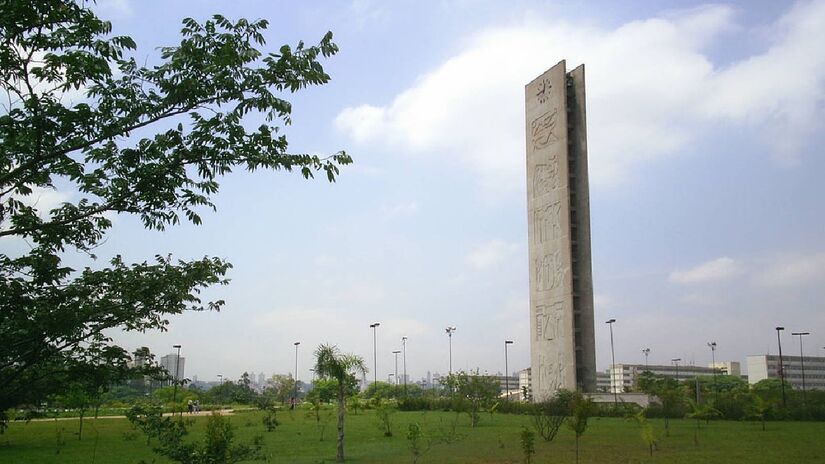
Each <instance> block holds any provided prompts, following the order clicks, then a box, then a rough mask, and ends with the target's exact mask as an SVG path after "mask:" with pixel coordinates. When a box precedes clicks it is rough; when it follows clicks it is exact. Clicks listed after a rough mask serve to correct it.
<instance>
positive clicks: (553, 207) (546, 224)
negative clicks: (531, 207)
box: [533, 201, 561, 244]
mask: <svg viewBox="0 0 825 464" xmlns="http://www.w3.org/2000/svg"><path fill="white" fill-rule="evenodd" d="M533 227H534V228H535V229H534V232H535V234H534V236H535V238H536V243H538V244H542V243H545V242H549V241H551V240H558V239H559V238H561V202H560V201H557V202H555V203H550V204H549V205H544V206H540V207H538V208H536V209H535V211H534V212H533Z"/></svg>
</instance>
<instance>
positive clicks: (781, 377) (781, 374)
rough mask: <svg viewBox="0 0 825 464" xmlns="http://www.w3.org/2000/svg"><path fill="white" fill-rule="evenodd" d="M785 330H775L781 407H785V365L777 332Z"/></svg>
mask: <svg viewBox="0 0 825 464" xmlns="http://www.w3.org/2000/svg"><path fill="white" fill-rule="evenodd" d="M783 330H785V328H784V327H777V328H776V342H777V343H778V344H779V382H780V383H781V385H782V407H787V406H788V404H787V401H786V399H785V364H784V361H783V360H782V338H781V337H780V336H779V332H781V331H783Z"/></svg>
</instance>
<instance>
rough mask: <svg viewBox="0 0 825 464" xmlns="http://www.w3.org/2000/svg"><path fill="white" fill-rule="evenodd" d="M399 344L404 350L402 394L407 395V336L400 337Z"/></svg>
mask: <svg viewBox="0 0 825 464" xmlns="http://www.w3.org/2000/svg"><path fill="white" fill-rule="evenodd" d="M401 346H402V350H403V351H404V354H403V357H404V396H407V336H406V335H404V336H403V337H401Z"/></svg>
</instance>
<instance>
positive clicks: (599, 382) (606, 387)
mask: <svg viewBox="0 0 825 464" xmlns="http://www.w3.org/2000/svg"><path fill="white" fill-rule="evenodd" d="M596 391H597V392H609V391H610V374H608V373H607V371H605V372H598V371H597V372H596Z"/></svg>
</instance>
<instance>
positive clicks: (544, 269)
mask: <svg viewBox="0 0 825 464" xmlns="http://www.w3.org/2000/svg"><path fill="white" fill-rule="evenodd" d="M533 265H534V268H535V272H536V290H538V291H540V292H546V291H549V290H553V289H555V288H558V287H560V286H561V285H562V283H564V276H565V274H566V273H567V269H566V268H565V266H564V261H563V260H562V254H561V251H560V250H558V251H555V252H553V253H548V254H546V255H544V256H542V257H539V258H536V259H535V260H534V262H533Z"/></svg>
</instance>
